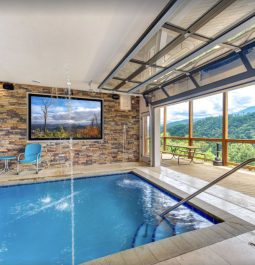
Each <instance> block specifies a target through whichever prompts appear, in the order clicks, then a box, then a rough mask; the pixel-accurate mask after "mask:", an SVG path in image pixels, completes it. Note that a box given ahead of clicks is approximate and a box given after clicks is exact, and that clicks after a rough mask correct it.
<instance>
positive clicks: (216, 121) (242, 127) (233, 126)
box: [161, 106, 255, 139]
mask: <svg viewBox="0 0 255 265" xmlns="http://www.w3.org/2000/svg"><path fill="white" fill-rule="evenodd" d="M193 124H194V125H193V127H194V129H193V136H194V137H207V138H221V137H222V117H221V116H215V117H206V118H198V119H195V120H194V122H193ZM166 127H167V128H166V129H167V132H168V134H169V135H172V136H181V137H185V136H187V134H188V120H187V119H184V120H180V121H175V122H168V123H167V126H166ZM162 131H163V125H161V132H162ZM229 137H230V138H234V139H254V138H255V106H254V107H249V108H246V109H244V110H241V111H238V112H236V113H232V114H230V115H229Z"/></svg>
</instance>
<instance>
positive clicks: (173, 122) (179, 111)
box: [166, 102, 189, 137]
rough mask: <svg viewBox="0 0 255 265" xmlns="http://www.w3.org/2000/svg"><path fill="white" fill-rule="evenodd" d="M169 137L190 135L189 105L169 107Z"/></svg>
mask: <svg viewBox="0 0 255 265" xmlns="http://www.w3.org/2000/svg"><path fill="white" fill-rule="evenodd" d="M166 113H167V125H166V131H167V135H170V136H181V137H187V136H188V134H189V103H188V102H183V103H180V104H175V105H172V106H167V111H166Z"/></svg>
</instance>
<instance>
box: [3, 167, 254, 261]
mask: <svg viewBox="0 0 255 265" xmlns="http://www.w3.org/2000/svg"><path fill="white" fill-rule="evenodd" d="M79 170H80V171H81V172H79ZM79 170H77V171H76V174H75V177H86V176H87V177H90V176H96V175H100V174H101V175H105V174H108V173H109V174H111V173H113V172H115V173H116V170H117V171H118V172H119V173H120V172H123V171H130V170H133V171H134V172H135V173H137V174H138V175H139V176H141V177H142V178H144V179H146V180H147V181H149V182H152V183H153V184H154V185H156V186H158V187H160V188H163V189H164V190H165V191H168V192H172V193H174V194H175V195H177V196H179V197H182V198H183V197H186V196H187V195H188V194H190V193H192V192H194V191H196V190H197V189H198V188H200V187H201V185H202V184H203V183H206V182H203V181H202V182H201V180H197V179H195V178H194V177H190V176H187V175H184V174H180V173H178V172H174V171H172V170H169V169H163V170H160V169H155V168H149V167H144V166H141V165H139V164H137V163H133V164H132V165H130V164H129V165H122V166H121V167H120V166H118V165H114V166H110V167H106V169H105V170H102V169H100V170H95V171H93V169H90V170H88V171H87V173H86V174H84V173H82V170H84V168H82V167H81V169H79ZM83 172H84V171H83ZM47 174H48V175H47ZM47 174H45V175H41V176H39V177H37V176H34V175H30V176H29V177H25V176H18V177H17V176H14V177H13V176H11V177H8V178H7V179H4V180H3V179H2V178H1V180H0V184H10V181H11V183H20V181H21V180H23V181H24V182H27V183H31V181H34V182H38V181H45V180H56V179H60V178H61V179H66V178H67V177H70V176H64V177H60V176H50V174H49V173H47ZM171 174H172V175H171ZM170 176H171V177H170ZM191 182H192V185H191ZM202 186H203V185H202ZM224 189H225V188H222V187H221V188H220V189H219V188H218V187H215V188H214V189H213V190H211V191H210V192H209V190H208V192H206V193H204V194H201V195H200V196H198V197H197V198H194V199H192V201H191V202H192V204H194V205H195V206H196V207H198V208H199V209H202V210H205V212H206V213H209V214H212V215H214V216H216V217H219V218H221V219H223V220H224V222H222V223H219V224H216V225H212V226H210V227H208V228H204V229H200V230H195V231H191V232H187V233H184V234H181V235H177V236H173V237H170V238H166V239H163V240H160V241H157V242H153V243H149V244H147V245H144V246H141V247H137V248H134V249H129V250H126V251H123V252H119V253H116V254H113V255H110V256H106V257H103V258H100V259H96V260H93V261H90V262H86V263H83V264H89V265H110V264H111V265H115V264H116V265H132V264H134V265H136V264H144V265H145V264H148V265H153V264H158V265H171V264H174V265H175V264H178V265H179V264H183V265H184V264H185V265H186V264H187V265H191V264H196V265H197V264H199V260H200V259H201V257H205V258H206V261H207V260H208V262H211V261H212V262H214V263H206V264H214V265H215V264H217V265H219V264H246V263H236V260H238V259H234V258H232V257H231V256H226V259H227V261H225V260H224V259H218V257H219V254H220V255H223V256H224V255H225V253H224V252H225V251H227V248H228V249H230V248H233V249H236V250H238V247H239V249H242V251H248V252H249V253H254V252H255V251H254V247H251V246H249V245H248V243H247V240H248V239H249V238H251V240H255V232H254V231H255V226H254V225H253V224H255V216H254V206H255V204H254V202H255V200H254V198H252V200H251V201H250V202H249V203H246V199H247V198H248V197H249V196H247V195H245V196H242V195H240V196H239V194H238V192H232V191H230V190H227V189H225V193H224V192H223V193H222V194H221V195H220V196H219V193H221V192H222V191H224ZM216 206H217V207H216ZM240 217H241V218H240ZM218 244H219V245H218ZM233 244H234V246H233ZM224 248H226V250H225V251H223V250H224ZM252 251H253V252H252ZM239 252H240V251H236V253H239ZM236 253H234V255H233V257H235V256H237V254H236ZM238 255H239V254H238ZM186 257H189V260H190V262H191V261H192V262H191V263H187V260H188V258H186ZM251 257H252V258H254V255H253V254H251ZM243 258H244V255H242V253H241V252H240V259H239V260H238V262H243ZM254 260H255V259H254ZM193 261H194V263H193ZM216 261H217V262H216ZM215 262H216V263H215ZM247 264H250V263H247ZM252 264H254V263H252Z"/></svg>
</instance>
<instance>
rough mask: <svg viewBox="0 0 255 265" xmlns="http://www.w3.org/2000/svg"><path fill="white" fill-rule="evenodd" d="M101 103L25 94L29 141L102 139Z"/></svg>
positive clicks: (94, 100) (90, 100)
mask: <svg viewBox="0 0 255 265" xmlns="http://www.w3.org/2000/svg"><path fill="white" fill-rule="evenodd" d="M102 121H103V101H102V100H100V99H85V98H74V97H71V98H68V97H64V96H58V97H57V96H51V95H39V94H28V139H29V140H35V141H36V140H40V141H41V140H67V139H70V138H72V139H74V140H99V139H102V138H103V126H102Z"/></svg>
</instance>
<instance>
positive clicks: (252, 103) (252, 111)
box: [228, 85, 255, 139]
mask: <svg viewBox="0 0 255 265" xmlns="http://www.w3.org/2000/svg"><path fill="white" fill-rule="evenodd" d="M228 137H229V138H230V139H231V138H232V139H255V85H252V86H248V87H244V88H240V89H235V90H232V91H229V92H228Z"/></svg>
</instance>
